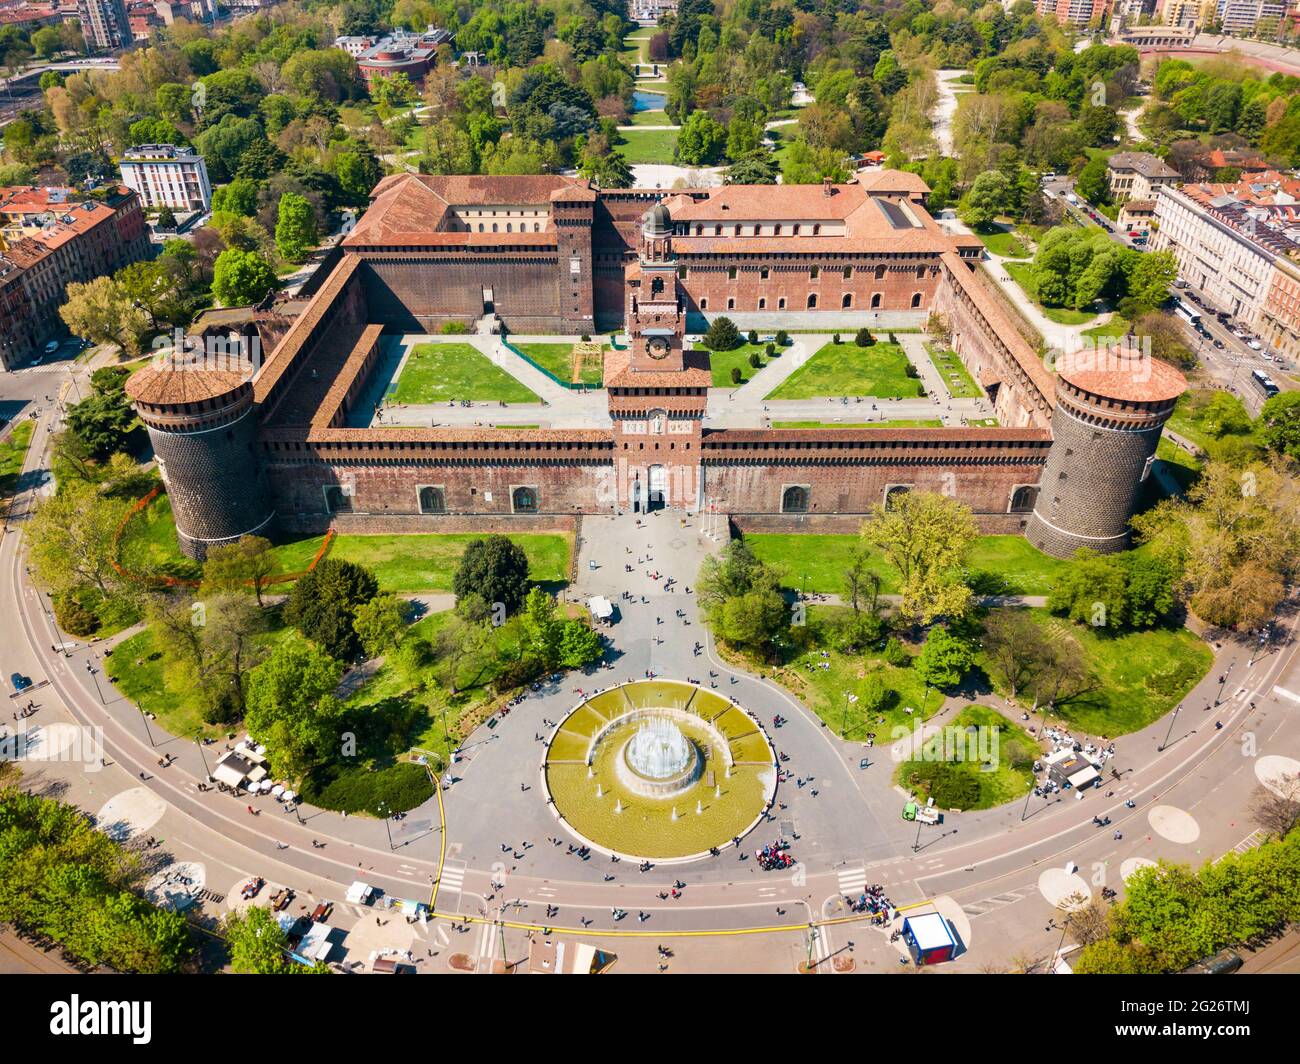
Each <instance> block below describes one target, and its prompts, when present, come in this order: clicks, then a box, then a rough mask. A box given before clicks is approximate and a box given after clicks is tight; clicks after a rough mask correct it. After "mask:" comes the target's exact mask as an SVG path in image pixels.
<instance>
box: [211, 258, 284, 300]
mask: <svg viewBox="0 0 1300 1064" xmlns="http://www.w3.org/2000/svg"><path fill="white" fill-rule="evenodd" d="M275 287H276V279H275V271H274V270H273V269H271V266H270V264H269V263H268V262H267V261H266V260H265V259H264V258H262V256H260V255H258V254H257V253H256V252H253V251H240V250H238V249H236V248H227V249H226V250H225V251H223V252H222V253H221V254H220V255H218V256H217V261H216V264H215V265H214V266H213V268H212V294H213V295H214V296H216V297H217V299H218V300H220V301H221V303H222V304H223V305H225V306H227V307H237V306H247V305H249V304H251V303H260V302H261V301H262V300H263V299H265V298H266V296H267V293H269V292H271V291H273V290H274V289H275Z"/></svg>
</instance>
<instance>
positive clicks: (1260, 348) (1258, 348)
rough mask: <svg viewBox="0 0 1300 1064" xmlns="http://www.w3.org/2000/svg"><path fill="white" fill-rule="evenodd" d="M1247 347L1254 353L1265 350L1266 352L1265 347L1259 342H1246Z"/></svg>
mask: <svg viewBox="0 0 1300 1064" xmlns="http://www.w3.org/2000/svg"><path fill="white" fill-rule="evenodd" d="M1246 346H1247V347H1249V348H1250V349H1251V350H1252V351H1263V350H1264V345H1263V344H1261V343H1260V342H1259V341H1258V340H1247V341H1246Z"/></svg>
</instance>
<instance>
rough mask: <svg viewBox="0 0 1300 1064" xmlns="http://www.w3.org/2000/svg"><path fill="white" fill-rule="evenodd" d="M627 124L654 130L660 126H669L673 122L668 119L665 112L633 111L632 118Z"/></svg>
mask: <svg viewBox="0 0 1300 1064" xmlns="http://www.w3.org/2000/svg"><path fill="white" fill-rule="evenodd" d="M627 124H628V125H633V126H645V127H646V128H647V129H655V128H657V127H660V126H671V125H672V124H673V120H672V119H671V118H669V117H668V114H667V112H666V111H659V110H654V111H633V112H632V118H631V120H630V121H629V122H628V123H627Z"/></svg>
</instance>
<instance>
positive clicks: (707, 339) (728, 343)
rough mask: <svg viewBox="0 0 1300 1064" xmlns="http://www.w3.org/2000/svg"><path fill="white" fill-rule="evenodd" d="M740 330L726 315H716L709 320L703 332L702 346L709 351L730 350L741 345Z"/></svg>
mask: <svg viewBox="0 0 1300 1064" xmlns="http://www.w3.org/2000/svg"><path fill="white" fill-rule="evenodd" d="M741 342H742V341H741V338H740V330H739V329H737V328H736V323H735V322H734V321H732V320H731V319H730V318H727V317H717V318H714V319H713V320H712V321H711V322H709V327H708V329H707V330H706V331H705V333H704V346H705V347H707V348H708V349H709V350H710V351H732V350H734V349H735V348H737V347H739V346H740V345H741Z"/></svg>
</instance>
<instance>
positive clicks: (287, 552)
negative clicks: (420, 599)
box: [272, 532, 573, 591]
mask: <svg viewBox="0 0 1300 1064" xmlns="http://www.w3.org/2000/svg"><path fill="white" fill-rule="evenodd" d="M482 538H483V537H482V536H476V535H472V534H469V533H448V534H439V533H434V532H428V533H425V532H414V533H410V534H407V535H376V536H367V535H341V536H335V537H334V542H333V543H332V544H331V545H330V550H329V555H328V557H330V558H336V559H338V560H340V561H348V562H355V563H357V564H358V565H364V566H365V567H366V568H367V569H370V570H372V571H373V572H374V574H375V577H376V579H378V581H379V588H380V590H381V591H450V590H451V589H452V579H453V577H454V576H455V574H456V567H457V566H458V565H459V564H460V558H461V555H462V554H464V553H465V547H466V546H467V545H468V544H469V543H470V541H472V540H475V539H482ZM510 538H511V539H512V540H513V541H514V542H515V543H517V544H519V546H520V547H522V548H523V550H524V553H525V554H526V555H528V575H529V577H530V578H531V579H533V580H536V581H537V582H538V583H545V584H555V583H564V582H565V581H567V580H568V578H569V557H570V555H571V553H572V550H573V543H572V537H570V536H569V535H567V534H565V533H559V532H557V533H540V532H538V533H533V532H529V533H519V534H516V535H512V536H511V537H510ZM323 541H324V537H323V536H312V537H310V538H308V539H300V540H296V541H294V542H292V543H286V544H284V545H282V546H278V547H275V548H274V549H273V551H272V554H274V555H275V557H276V559H277V561H278V562H279V565H280V572H282V573H300V572H303V571H305V570H306V568H307V566H309V565H310V564H311V560H312V558H314V557H315V556H316V552H317V551H318V550H320V546H321V543H322V542H323Z"/></svg>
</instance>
